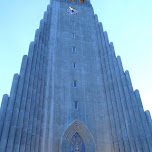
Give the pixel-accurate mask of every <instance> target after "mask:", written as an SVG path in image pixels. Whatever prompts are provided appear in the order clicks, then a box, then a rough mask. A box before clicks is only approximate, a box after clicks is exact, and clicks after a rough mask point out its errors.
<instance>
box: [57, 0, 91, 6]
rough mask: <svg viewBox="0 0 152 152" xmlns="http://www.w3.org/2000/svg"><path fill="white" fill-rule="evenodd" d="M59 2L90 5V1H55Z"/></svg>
mask: <svg viewBox="0 0 152 152" xmlns="http://www.w3.org/2000/svg"><path fill="white" fill-rule="evenodd" d="M56 1H61V2H67V3H73V4H87V5H88V4H90V0H56Z"/></svg>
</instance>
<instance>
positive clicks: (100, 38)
mask: <svg viewBox="0 0 152 152" xmlns="http://www.w3.org/2000/svg"><path fill="white" fill-rule="evenodd" d="M99 30H100V32H99V33H100V37H99V40H100V42H99V43H101V48H99V49H100V50H101V51H100V52H101V53H103V55H104V54H105V53H106V52H107V50H106V48H105V45H104V36H103V28H102V25H101V24H100V26H99ZM103 55H101V56H100V57H101V66H102V67H101V69H102V75H103V81H104V86H105V94H106V101H107V105H108V110H109V117H110V122H111V131H112V136H113V144H114V149H115V151H119V144H118V141H117V138H118V136H117V130H116V124H115V118H114V111H113V107H112V103H111V96H110V90H109V87H108V83H107V82H108V79H107V72H106V67H105V59H104V56H103Z"/></svg>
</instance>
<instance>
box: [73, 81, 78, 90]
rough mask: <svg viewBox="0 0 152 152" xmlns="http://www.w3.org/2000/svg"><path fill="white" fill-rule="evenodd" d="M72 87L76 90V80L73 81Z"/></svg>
mask: <svg viewBox="0 0 152 152" xmlns="http://www.w3.org/2000/svg"><path fill="white" fill-rule="evenodd" d="M73 86H74V87H75V88H76V87H77V80H74V81H73Z"/></svg>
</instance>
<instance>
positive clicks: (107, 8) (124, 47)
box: [0, 0, 152, 113]
mask: <svg viewBox="0 0 152 152" xmlns="http://www.w3.org/2000/svg"><path fill="white" fill-rule="evenodd" d="M91 2H92V5H93V7H94V11H95V13H96V14H98V17H99V21H101V22H102V23H103V27H104V30H106V31H107V32H108V35H109V40H110V41H112V42H114V46H115V50H116V54H117V55H120V56H121V58H122V62H123V66H124V69H125V70H129V71H130V75H131V79H132V82H133V86H134V89H139V90H140V93H141V97H142V101H143V105H144V108H145V110H146V109H149V110H150V111H151V113H152V9H151V8H152V1H151V0H146V1H144V0H134V1H133V0H127V1H122V0H92V1H91ZM47 4H49V0H26V1H25V0H20V1H19V0H13V1H6V0H5V1H4V0H0V98H1V97H2V95H3V94H5V93H7V94H9V92H10V88H11V83H12V78H13V74H14V73H18V72H19V70H20V65H21V60H22V56H23V55H24V54H27V53H28V47H29V43H30V42H31V41H33V39H34V34H35V30H36V29H37V28H38V27H39V22H40V20H41V19H42V17H43V13H44V11H45V10H46V7H47ZM0 100H1V99H0Z"/></svg>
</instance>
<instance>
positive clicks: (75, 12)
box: [67, 7, 78, 15]
mask: <svg viewBox="0 0 152 152" xmlns="http://www.w3.org/2000/svg"><path fill="white" fill-rule="evenodd" d="M67 12H68V13H70V14H71V15H77V14H78V10H76V9H74V8H72V7H69V8H68V9H67Z"/></svg>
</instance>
